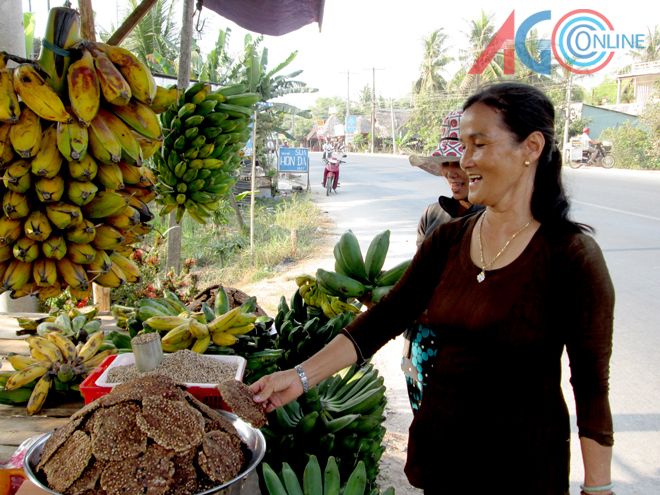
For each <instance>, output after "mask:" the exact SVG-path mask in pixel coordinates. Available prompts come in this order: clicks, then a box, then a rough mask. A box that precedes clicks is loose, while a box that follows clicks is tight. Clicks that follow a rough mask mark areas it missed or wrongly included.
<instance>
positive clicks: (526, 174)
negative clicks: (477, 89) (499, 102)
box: [461, 103, 538, 206]
mask: <svg viewBox="0 0 660 495" xmlns="http://www.w3.org/2000/svg"><path fill="white" fill-rule="evenodd" d="M461 141H462V142H463V146H464V151H463V158H461V168H462V169H463V170H464V171H465V172H466V173H467V175H468V179H469V191H470V192H469V195H468V199H469V201H470V202H471V203H473V204H480V205H484V206H497V205H501V206H506V205H508V204H510V205H515V204H517V202H518V201H520V200H521V199H522V200H525V201H527V202H529V200H530V199H531V194H532V190H533V183H534V172H535V170H536V168H535V166H534V165H532V166H527V167H526V166H525V165H524V164H525V161H526V160H530V158H532V159H534V158H538V157H537V156H531V157H530V153H529V149H528V147H527V146H526V145H525V143H526V142H523V143H518V142H517V141H516V139H515V135H514V134H513V133H511V132H510V131H509V130H507V129H505V128H504V127H503V124H502V122H501V120H500V116H499V114H498V113H497V112H496V111H495V110H493V109H492V108H491V107H489V106H487V105H484V104H483V103H475V104H474V105H472V106H471V107H469V108H468V109H467V110H466V111H465V113H464V114H463V118H462V120H461ZM532 155H533V154H532Z"/></svg>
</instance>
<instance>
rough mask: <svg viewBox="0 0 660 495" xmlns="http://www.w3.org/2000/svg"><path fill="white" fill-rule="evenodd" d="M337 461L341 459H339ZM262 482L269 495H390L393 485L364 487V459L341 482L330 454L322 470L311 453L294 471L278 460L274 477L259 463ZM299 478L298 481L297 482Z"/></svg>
mask: <svg viewBox="0 0 660 495" xmlns="http://www.w3.org/2000/svg"><path fill="white" fill-rule="evenodd" d="M339 460H340V461H341V459H339ZM262 468H263V471H262V473H263V478H264V484H265V485H266V488H267V490H268V494H269V495H299V494H301V493H305V494H309V495H317V494H318V495H321V494H322V495H339V494H340V493H342V494H343V495H394V493H395V492H394V488H392V487H389V488H387V489H386V490H385V491H383V492H381V491H380V490H379V489H378V488H377V487H374V488H373V489H371V490H369V489H368V488H367V471H366V467H365V465H364V462H362V461H359V462H358V463H357V465H356V466H355V469H354V470H353V472H352V473H351V474H350V476H349V477H348V479H347V480H346V481H345V482H342V481H341V475H340V473H339V467H338V464H337V460H336V459H335V457H334V456H330V457H328V462H327V464H326V467H325V470H324V471H323V472H321V465H320V464H319V461H318V459H317V457H316V456H315V455H311V456H310V457H309V461H308V462H307V465H306V466H305V469H304V471H303V473H302V476H300V474H298V473H296V472H295V471H294V470H293V469H292V468H291V466H290V465H289V464H288V463H287V462H283V463H282V471H281V472H280V475H279V476H278V475H277V474H275V471H273V468H271V467H270V466H269V465H268V463H266V462H264V463H263V464H262ZM301 480H302V483H301Z"/></svg>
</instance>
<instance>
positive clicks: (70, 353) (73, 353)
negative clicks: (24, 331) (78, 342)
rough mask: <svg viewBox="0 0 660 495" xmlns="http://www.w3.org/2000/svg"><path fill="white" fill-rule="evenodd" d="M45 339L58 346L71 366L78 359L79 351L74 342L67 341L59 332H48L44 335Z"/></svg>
mask: <svg viewBox="0 0 660 495" xmlns="http://www.w3.org/2000/svg"><path fill="white" fill-rule="evenodd" d="M44 338H45V339H46V340H48V341H49V342H51V343H52V344H54V345H55V346H57V348H58V349H59V350H60V352H61V353H62V357H63V358H64V361H65V362H67V363H69V364H71V363H73V362H74V361H75V359H76V358H77V357H78V351H77V350H76V346H75V345H74V343H73V342H71V341H70V340H69V339H67V338H66V337H65V336H64V335H62V334H61V333H59V332H48V333H47V334H46V335H44Z"/></svg>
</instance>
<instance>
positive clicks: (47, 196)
mask: <svg viewBox="0 0 660 495" xmlns="http://www.w3.org/2000/svg"><path fill="white" fill-rule="evenodd" d="M34 190H35V192H36V193H37V198H39V201H41V202H42V203H55V202H56V201H59V200H60V199H62V194H64V179H63V178H62V176H61V175H60V174H57V175H55V176H54V177H53V178H52V179H48V178H46V177H43V178H41V179H39V180H38V181H37V182H35V184H34Z"/></svg>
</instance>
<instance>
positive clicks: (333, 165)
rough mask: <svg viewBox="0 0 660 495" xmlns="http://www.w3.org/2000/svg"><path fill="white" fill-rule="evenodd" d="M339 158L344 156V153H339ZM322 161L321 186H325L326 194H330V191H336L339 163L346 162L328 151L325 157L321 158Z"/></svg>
mask: <svg viewBox="0 0 660 495" xmlns="http://www.w3.org/2000/svg"><path fill="white" fill-rule="evenodd" d="M341 158H346V155H341ZM323 162H324V163H325V173H324V178H323V187H325V194H326V196H330V191H334V192H337V184H338V183H337V180H338V179H339V165H340V164H342V163H346V162H345V161H343V160H341V159H340V158H335V157H334V156H332V152H328V154H327V157H324V158H323Z"/></svg>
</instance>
